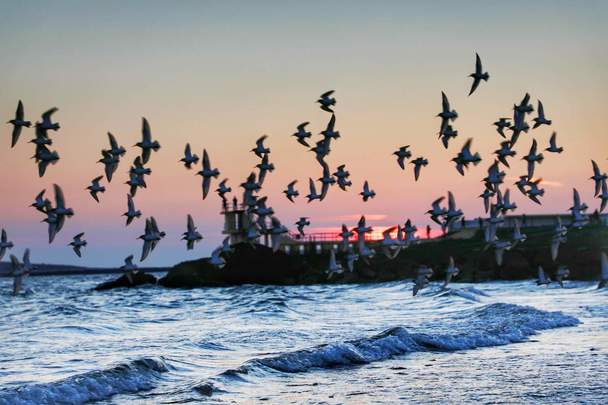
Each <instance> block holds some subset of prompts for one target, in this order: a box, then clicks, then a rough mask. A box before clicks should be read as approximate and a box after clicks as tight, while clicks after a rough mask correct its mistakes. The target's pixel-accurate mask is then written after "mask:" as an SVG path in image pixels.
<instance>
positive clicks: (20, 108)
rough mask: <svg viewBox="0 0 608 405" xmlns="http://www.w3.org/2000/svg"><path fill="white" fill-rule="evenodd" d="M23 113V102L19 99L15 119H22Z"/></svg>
mask: <svg viewBox="0 0 608 405" xmlns="http://www.w3.org/2000/svg"><path fill="white" fill-rule="evenodd" d="M23 115H24V113H23V102H22V101H21V100H19V103H17V111H15V119H17V120H19V121H23Z"/></svg>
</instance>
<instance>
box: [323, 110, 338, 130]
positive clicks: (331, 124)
mask: <svg viewBox="0 0 608 405" xmlns="http://www.w3.org/2000/svg"><path fill="white" fill-rule="evenodd" d="M335 125H336V115H335V114H332V115H331V118H330V119H329V122H328V123H327V129H325V131H327V132H333V131H334V126H335Z"/></svg>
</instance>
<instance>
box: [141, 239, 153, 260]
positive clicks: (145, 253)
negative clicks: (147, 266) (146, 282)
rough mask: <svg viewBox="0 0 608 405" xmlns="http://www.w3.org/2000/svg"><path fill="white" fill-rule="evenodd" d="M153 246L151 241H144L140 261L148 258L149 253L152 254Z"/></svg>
mask: <svg viewBox="0 0 608 405" xmlns="http://www.w3.org/2000/svg"><path fill="white" fill-rule="evenodd" d="M151 248H152V244H151V243H150V241H144V246H143V247H142V249H141V258H140V259H139V261H140V262H143V261H144V260H146V257H148V255H149V254H150V249H151Z"/></svg>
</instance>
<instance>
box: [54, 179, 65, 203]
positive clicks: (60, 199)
mask: <svg viewBox="0 0 608 405" xmlns="http://www.w3.org/2000/svg"><path fill="white" fill-rule="evenodd" d="M53 188H54V189H55V206H56V207H57V208H65V198H64V196H63V190H62V189H61V187H60V186H59V185H57V184H53Z"/></svg>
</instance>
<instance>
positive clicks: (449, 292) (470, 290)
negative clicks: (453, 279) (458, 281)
mask: <svg viewBox="0 0 608 405" xmlns="http://www.w3.org/2000/svg"><path fill="white" fill-rule="evenodd" d="M480 296H481V297H488V296H489V295H488V294H487V293H485V292H483V291H481V290H478V289H476V288H474V287H464V288H445V289H441V290H439V291H438V292H437V293H435V295H434V297H437V298H441V297H460V298H464V299H466V300H469V301H474V302H479V301H480V299H479V297H480Z"/></svg>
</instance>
